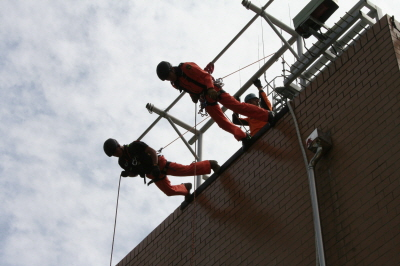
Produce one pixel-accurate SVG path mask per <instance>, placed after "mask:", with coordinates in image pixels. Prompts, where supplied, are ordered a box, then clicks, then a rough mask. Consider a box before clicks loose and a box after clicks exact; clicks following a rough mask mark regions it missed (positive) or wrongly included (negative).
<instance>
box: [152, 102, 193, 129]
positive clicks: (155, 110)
mask: <svg viewBox="0 0 400 266" xmlns="http://www.w3.org/2000/svg"><path fill="white" fill-rule="evenodd" d="M146 108H147V109H148V110H149V111H152V112H154V113H156V114H159V115H160V116H161V117H165V118H168V117H169V118H170V119H171V120H172V121H173V122H174V123H175V124H177V125H178V126H180V127H182V128H184V129H186V130H187V131H190V132H192V133H193V134H196V130H195V129H194V127H192V126H190V125H188V124H186V123H185V122H182V121H181V120H179V119H178V118H176V117H173V116H172V115H170V114H168V113H167V112H165V111H162V110H160V109H158V108H157V107H155V106H154V105H153V104H150V103H148V104H147V105H146Z"/></svg>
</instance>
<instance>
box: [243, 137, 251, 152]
mask: <svg viewBox="0 0 400 266" xmlns="http://www.w3.org/2000/svg"><path fill="white" fill-rule="evenodd" d="M246 135H247V136H246V137H245V138H243V139H242V149H243V151H247V150H248V148H249V147H250V145H251V143H250V140H251V136H250V135H249V134H246Z"/></svg>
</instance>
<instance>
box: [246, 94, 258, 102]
mask: <svg viewBox="0 0 400 266" xmlns="http://www.w3.org/2000/svg"><path fill="white" fill-rule="evenodd" d="M254 98H257V99H258V97H257V96H256V95H255V94H254V93H249V94H247V96H246V98H244V102H245V103H247V102H248V101H250V100H251V99H254Z"/></svg>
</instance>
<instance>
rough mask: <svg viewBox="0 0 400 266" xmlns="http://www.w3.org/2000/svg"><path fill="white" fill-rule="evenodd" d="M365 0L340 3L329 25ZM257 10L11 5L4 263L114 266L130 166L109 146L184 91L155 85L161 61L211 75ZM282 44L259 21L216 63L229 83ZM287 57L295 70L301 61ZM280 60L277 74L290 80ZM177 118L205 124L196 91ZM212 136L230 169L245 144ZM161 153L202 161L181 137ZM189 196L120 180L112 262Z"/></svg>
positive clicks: (3, 110) (4, 27)
mask: <svg viewBox="0 0 400 266" xmlns="http://www.w3.org/2000/svg"><path fill="white" fill-rule="evenodd" d="M356 2H357V1H354V0H351V1H339V4H340V8H339V10H338V11H336V14H335V15H334V16H333V17H332V18H331V19H330V20H328V21H327V25H329V26H332V25H333V22H335V21H337V20H338V17H339V16H343V15H344V14H345V12H346V11H348V10H349V9H350V8H351V7H352V6H353V5H355V3H356ZM380 2H381V3H379V6H380V7H381V8H382V10H383V13H384V14H386V13H388V14H389V15H395V17H396V18H397V20H399V18H398V15H399V13H398V12H399V11H398V10H399V5H400V4H399V3H396V4H395V1H394V0H393V1H389V0H382V1H380ZM253 3H254V4H257V5H259V6H262V5H264V4H265V3H266V1H265V2H264V1H259V0H255V1H253ZM307 3H308V1H307V0H301V1H288V0H276V1H275V2H274V3H273V4H272V5H271V6H270V7H269V8H268V9H267V12H269V13H270V14H272V15H273V16H274V17H276V18H278V19H279V20H281V21H282V22H284V23H285V24H287V25H292V24H291V23H292V22H291V18H293V17H294V16H295V15H296V14H297V13H298V12H299V11H300V10H301V8H302V7H303V6H305V5H306V4H307ZM376 4H378V3H376ZM392 12H397V13H392ZM253 16H254V13H253V12H252V11H249V10H247V9H246V8H244V7H243V6H242V5H241V1H240V0H235V1H233V0H229V1H228V0H225V1H211V0H205V1H193V0H187V1H183V0H180V1H178V0H175V1H174V0H171V1H152V0H148V1H134V0H131V1H128V0H120V1H111V0H97V1H93V0H92V1H89V0H80V1H76V0H71V1H59V0H53V1H49V0H47V1H46V0H35V1H24V0H2V1H0V37H1V41H0V118H1V123H0V134H1V141H0V150H1V153H0V175H1V176H0V177H1V178H0V189H1V191H0V199H1V202H2V204H1V206H0V210H1V216H0V264H1V265H2V266H26V265H32V266H36V265H41V266H47V265H48V266H50V265H60V266H64V265H65V266H67V265H68V266H70V265H109V261H110V252H111V243H112V233H113V226H114V215H115V205H116V198H117V188H118V178H119V173H120V168H119V166H118V164H117V160H116V159H115V158H109V157H107V156H106V155H105V154H104V152H103V149H102V146H103V142H104V141H105V140H106V139H107V138H109V137H113V138H116V139H118V140H119V141H120V143H122V144H127V143H130V142H132V141H133V140H136V139H137V138H138V137H139V136H140V135H141V134H142V133H143V132H144V131H145V130H146V128H147V127H148V126H149V125H150V124H151V123H152V122H153V121H154V120H155V119H156V118H157V115H156V114H150V113H149V112H148V111H147V110H146V108H145V105H146V104H147V103H152V104H154V105H155V106H156V107H158V108H160V109H163V108H166V107H167V106H168V105H169V104H170V103H171V102H172V101H173V100H174V99H175V98H176V97H177V96H178V92H177V91H176V90H174V89H173V88H171V86H170V85H169V84H168V83H166V82H161V81H160V80H159V79H158V78H157V76H156V74H155V68H156V65H157V64H158V63H159V62H160V61H162V60H167V61H170V62H171V63H172V64H174V65H176V64H179V63H180V62H185V61H191V62H196V63H197V64H199V65H200V66H202V67H205V66H206V65H207V63H208V62H210V61H211V60H213V59H214V58H215V57H216V55H217V54H218V53H219V52H220V51H221V50H222V49H223V48H224V47H225V45H226V44H228V42H229V41H230V40H231V39H232V38H233V37H234V36H235V35H236V34H237V33H238V32H239V31H240V30H241V29H242V28H243V27H244V25H245V24H246V23H247V22H248V21H249V20H250V19H251V18H252V17H253ZM280 46H281V42H280V40H279V39H278V38H277V37H276V35H275V34H274V33H273V32H272V30H271V29H270V28H269V26H268V25H267V24H266V23H265V21H262V20H261V19H258V20H257V21H256V22H255V23H254V24H253V25H252V26H251V27H250V29H249V30H248V31H247V32H246V33H245V34H244V35H243V36H242V37H241V38H240V39H239V41H238V42H237V43H235V44H234V46H233V47H232V48H231V49H230V50H229V51H228V52H227V53H226V54H225V55H224V56H223V57H221V59H219V60H218V61H217V63H216V65H215V67H216V68H215V72H214V76H215V77H217V78H218V77H224V76H226V75H228V74H230V73H232V72H234V71H236V70H238V69H239V68H242V67H244V66H246V65H248V64H250V63H253V62H255V61H257V60H258V59H260V58H262V57H263V56H264V55H268V54H271V53H273V52H275V51H276V50H277V48H279V47H280ZM286 60H287V61H288V62H291V63H293V62H294V59H293V57H292V56H290V54H287V55H286ZM278 65H279V66H278V68H279V69H278V70H276V71H275V72H271V73H270V74H268V75H269V76H268V78H269V79H272V78H273V77H274V76H277V75H280V71H281V65H282V64H280V63H278ZM258 68H259V64H254V65H252V66H251V67H249V68H246V70H242V71H240V72H237V73H236V74H234V75H231V76H229V77H227V78H226V79H224V83H225V87H224V89H225V90H226V91H228V92H229V93H231V94H234V93H235V92H236V91H237V90H238V89H239V88H240V87H241V85H243V84H244V83H245V82H246V81H247V80H248V79H249V78H250V77H251V76H252V75H253V73H254V72H255V71H256V70H257V69H258ZM278 80H279V79H278ZM278 85H279V84H278ZM251 89H252V91H251V92H255V89H254V88H251ZM170 113H171V114H172V115H174V116H175V117H178V118H179V119H181V120H182V121H184V122H185V123H187V124H189V125H194V124H195V119H196V120H197V121H200V120H201V119H202V118H201V117H200V116H197V118H195V106H194V104H193V103H192V102H191V101H190V98H189V96H188V95H185V96H184V98H183V99H182V100H181V101H180V102H179V103H178V104H177V105H176V106H175V107H174V108H173V109H172V110H171V112H170ZM228 115H229V116H230V113H228ZM200 127H201V125H200ZM181 131H182V132H185V130H183V129H181ZM176 136H177V135H176V133H175V131H174V130H173V129H172V127H171V126H170V125H169V123H168V122H167V121H165V120H164V119H162V120H161V121H160V122H159V123H158V124H157V125H156V127H155V128H154V129H153V130H152V131H151V132H150V133H149V134H147V135H146V136H145V137H144V138H143V141H145V142H146V143H147V144H149V145H150V146H151V147H153V148H155V149H157V150H158V149H159V148H161V147H164V146H166V145H167V144H168V143H170V142H171V141H173V140H174V139H175V138H176ZM187 136H188V137H191V133H188V134H187ZM204 138H205V139H204V142H205V144H204V148H203V159H216V160H218V161H219V162H220V164H223V163H224V162H225V161H226V160H227V159H228V158H229V157H230V156H231V155H232V154H233V153H234V152H236V151H237V150H238V149H239V148H240V147H241V144H240V143H238V142H237V141H236V140H235V139H234V138H233V137H232V136H231V135H230V134H228V133H226V132H224V131H222V130H220V129H219V128H218V127H217V126H215V125H213V126H212V127H211V128H210V130H209V131H207V133H206V134H205V137H204ZM163 155H164V156H165V157H166V158H167V159H168V160H170V161H176V162H178V163H182V164H190V163H191V162H192V161H193V156H192V155H191V154H190V152H189V151H188V150H187V149H186V147H185V146H184V144H183V143H182V141H180V140H178V141H176V142H174V143H173V144H171V145H170V146H168V147H167V148H165V149H164V151H163ZM171 181H172V183H174V184H179V183H183V182H193V177H184V178H178V177H172V178H171ZM182 200H183V197H181V196H178V197H167V196H165V195H164V194H163V193H162V192H161V191H159V190H158V189H157V187H156V186H155V185H151V186H149V187H147V186H145V185H143V180H142V179H140V178H129V179H123V180H122V182H121V194H120V204H119V210H118V220H117V229H116V231H117V233H116V237H115V247H114V255H113V264H116V263H118V262H119V261H120V260H121V259H122V258H123V257H124V256H125V255H126V254H127V253H128V252H130V250H132V249H133V248H134V247H135V246H136V245H137V244H138V243H140V241H141V240H142V239H143V238H144V237H146V236H147V235H148V234H149V233H150V232H151V231H152V230H153V229H154V228H155V227H156V226H157V225H159V224H160V223H161V222H162V221H163V220H164V219H165V218H166V217H168V215H169V214H170V213H171V212H173V211H174V210H175V209H176V208H177V207H178V206H179V205H180V203H181V202H182Z"/></svg>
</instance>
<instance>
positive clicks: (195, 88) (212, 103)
mask: <svg viewBox="0 0 400 266" xmlns="http://www.w3.org/2000/svg"><path fill="white" fill-rule="evenodd" d="M157 76H158V77H159V78H160V79H161V80H162V81H165V80H168V81H170V82H171V85H172V86H173V87H174V88H176V89H178V90H179V91H180V92H182V91H186V92H188V93H189V95H190V97H191V98H192V101H193V102H194V103H197V102H198V101H199V100H200V101H201V102H202V103H205V104H206V107H205V109H206V111H207V112H208V113H209V114H210V116H211V118H213V119H214V121H215V122H216V123H217V124H218V126H219V127H220V128H222V129H223V130H225V131H227V132H229V133H231V134H233V135H234V137H235V138H236V140H238V141H242V143H243V145H244V146H245V145H246V142H247V141H248V140H249V138H248V136H247V134H246V133H245V132H243V131H242V130H241V129H240V128H239V127H237V126H235V125H234V124H233V123H231V122H230V121H229V120H228V119H227V118H226V117H225V115H224V113H223V112H222V110H221V108H220V107H219V105H218V102H219V103H221V104H222V105H223V106H225V107H226V108H228V109H230V110H232V111H233V112H235V113H239V114H241V115H245V116H247V117H251V118H255V119H258V120H260V121H264V122H266V123H267V122H268V121H270V122H272V121H273V119H274V113H273V112H269V111H267V110H264V109H262V108H260V107H258V106H254V105H251V104H248V103H241V102H239V101H237V100H236V99H235V98H234V97H232V96H231V95H230V94H229V93H227V92H225V91H224V90H222V88H221V87H220V86H218V85H216V84H214V79H213V77H212V76H211V75H210V74H209V73H208V72H206V71H204V70H203V69H201V68H200V67H199V66H198V65H196V64H195V63H189V62H188V63H181V64H179V66H175V67H173V66H172V65H171V64H170V63H169V62H166V61H162V62H160V63H159V64H158V65H157ZM271 124H272V123H271Z"/></svg>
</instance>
